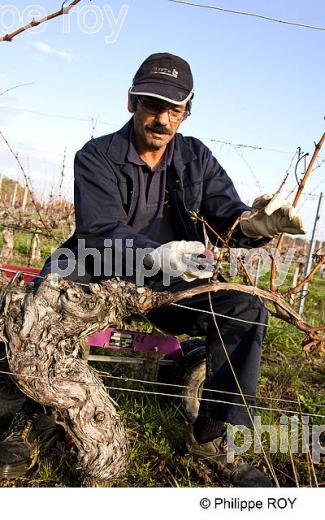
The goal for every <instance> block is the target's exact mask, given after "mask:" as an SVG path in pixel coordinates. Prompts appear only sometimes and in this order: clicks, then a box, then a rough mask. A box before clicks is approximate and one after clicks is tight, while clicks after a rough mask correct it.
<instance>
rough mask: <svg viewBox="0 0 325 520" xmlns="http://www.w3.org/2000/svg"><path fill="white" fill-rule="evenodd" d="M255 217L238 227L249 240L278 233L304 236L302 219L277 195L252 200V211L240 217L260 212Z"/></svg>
mask: <svg viewBox="0 0 325 520" xmlns="http://www.w3.org/2000/svg"><path fill="white" fill-rule="evenodd" d="M261 209H263V211H261V212H260V213H258V214H257V215H256V216H255V217H252V218H251V219H249V220H242V221H241V222H240V227H241V230H242V232H243V233H244V235H246V236H247V237H249V238H258V237H268V238H272V237H274V236H275V235H278V234H279V233H289V234H290V235H301V234H305V233H306V231H305V228H304V224H303V221H302V218H301V217H299V216H298V215H296V214H295V208H294V207H293V206H292V205H291V204H289V202H288V201H287V200H286V199H285V198H284V197H283V195H281V194H280V193H278V194H277V195H275V196H273V195H261V197H257V199H255V200H254V202H253V206H252V211H244V213H242V215H241V216H242V217H247V216H250V215H251V214H252V213H254V212H255V211H256V210H261Z"/></svg>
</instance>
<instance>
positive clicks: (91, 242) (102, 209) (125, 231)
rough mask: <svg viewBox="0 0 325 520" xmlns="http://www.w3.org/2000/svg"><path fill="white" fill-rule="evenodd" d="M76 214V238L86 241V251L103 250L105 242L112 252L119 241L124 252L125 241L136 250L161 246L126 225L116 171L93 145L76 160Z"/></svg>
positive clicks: (77, 156)
mask: <svg viewBox="0 0 325 520" xmlns="http://www.w3.org/2000/svg"><path fill="white" fill-rule="evenodd" d="M75 213H76V234H77V238H83V239H85V246H86V247H95V248H97V249H99V250H101V249H102V248H103V247H104V240H105V239H111V240H112V241H113V244H112V247H113V249H114V245H115V241H116V239H121V240H122V244H123V245H122V247H123V249H125V240H126V239H132V245H131V243H130V242H129V241H128V244H127V247H132V248H133V249H134V250H136V249H137V248H156V247H158V246H159V245H160V244H159V243H157V242H154V241H153V240H150V239H149V238H148V237H146V236H145V235H142V234H140V233H137V232H136V231H135V230H133V229H132V228H131V227H130V226H129V225H128V224H127V215H126V212H125V210H124V207H123V203H122V199H121V194H120V191H119V189H118V184H117V179H116V175H115V173H114V170H113V167H112V165H111V164H110V163H109V160H108V159H107V157H106V156H105V154H104V152H103V151H101V150H100V149H98V148H97V147H96V145H95V144H93V143H92V142H91V141H89V142H88V143H87V144H86V145H85V146H84V147H83V148H82V149H81V150H80V151H79V152H78V153H77V154H76V157H75ZM121 240H120V243H121Z"/></svg>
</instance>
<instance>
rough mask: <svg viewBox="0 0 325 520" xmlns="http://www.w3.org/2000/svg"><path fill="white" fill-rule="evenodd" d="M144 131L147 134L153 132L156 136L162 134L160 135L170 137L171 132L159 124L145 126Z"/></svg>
mask: <svg viewBox="0 0 325 520" xmlns="http://www.w3.org/2000/svg"><path fill="white" fill-rule="evenodd" d="M145 130H148V131H149V132H150V131H151V132H155V133H156V134H162V135H172V134H173V132H172V131H171V130H169V129H168V128H166V127H165V126H163V125H159V124H153V125H146V126H145Z"/></svg>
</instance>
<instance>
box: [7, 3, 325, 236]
mask: <svg viewBox="0 0 325 520" xmlns="http://www.w3.org/2000/svg"><path fill="white" fill-rule="evenodd" d="M200 2H201V0H198V1H197V2H196V3H200ZM201 3H204V4H210V5H216V6H219V7H224V8H232V9H238V10H242V11H249V12H255V13H259V14H262V15H265V16H270V17H274V18H279V19H284V20H291V21H295V22H299V23H305V24H310V25H317V26H322V27H325V2H324V0H309V1H308V2H306V1H304V0H227V1H226V0H204V2H203V1H202V2H201ZM60 5H61V2H60V1H58V2H56V1H51V2H50V1H40V2H39V3H37V2H35V3H33V4H31V3H28V2H27V1H18V2H14V3H12V4H1V5H0V34H5V33H7V32H10V31H12V30H14V29H16V28H17V27H20V26H21V25H23V24H25V23H27V22H28V21H30V19H31V18H32V17H33V16H34V17H35V18H39V17H40V16H43V15H45V14H48V13H51V12H53V11H54V10H56V9H58V8H59V7H60ZM324 48H325V31H317V30H312V29H307V28H302V27H294V26H290V25H284V24H280V23H275V22H271V21H266V20H262V19H258V18H255V17H248V16H240V15H236V14H230V13H224V12H219V11H216V10H209V9H202V8H198V7H192V6H188V5H180V4H176V3H173V2H169V1H168V0H125V2H121V1H117V0H113V1H107V0H93V1H92V2H89V0H82V1H81V2H80V4H78V5H77V6H76V7H75V8H74V9H73V10H71V11H70V14H68V15H65V16H64V17H63V16H62V17H59V18H56V19H53V20H51V21H49V22H48V23H46V24H43V25H41V26H39V27H37V28H34V29H32V30H28V31H26V32H23V33H22V34H20V35H19V36H17V37H16V38H15V39H13V41H12V42H0V94H1V92H3V91H4V90H6V89H8V88H11V87H14V86H16V85H22V84H23V86H20V87H18V88H16V89H14V90H11V91H9V92H8V93H6V94H3V95H0V129H1V130H2V132H3V133H4V135H5V136H6V138H7V139H8V140H9V142H10V144H11V146H12V147H13V148H14V150H15V151H17V152H18V153H19V156H20V158H21V160H22V162H23V164H24V166H25V168H26V170H27V171H28V173H29V175H30V177H31V179H32V182H33V186H34V187H35V189H36V190H37V193H38V194H39V196H41V197H44V198H45V197H46V196H47V195H48V194H49V192H50V191H51V189H52V187H54V189H57V187H58V184H59V172H60V170H61V167H62V161H63V156H64V150H65V149H66V161H65V162H66V165H65V180H64V193H65V195H66V196H67V197H70V198H72V196H73V195H72V194H73V158H74V155H75V153H76V151H77V150H79V149H80V148H81V147H82V146H83V145H84V143H85V142H87V141H88V140H89V139H90V138H91V136H92V134H93V135H94V136H95V137H97V136H100V135H104V134H108V133H111V132H114V131H116V130H118V129H119V128H120V127H121V126H123V125H124V123H125V122H126V121H127V120H128V119H129V117H130V114H129V113H128V111H127V108H126V107H127V90H128V88H129V87H130V85H131V82H132V78H133V76H134V74H135V72H136V70H137V68H138V67H139V65H140V64H141V62H142V61H143V60H144V59H145V58H146V57H147V56H148V55H150V54H152V53H154V52H171V53H174V54H177V55H179V56H181V57H183V58H184V59H186V60H187V61H188V62H189V63H190V65H191V69H192V72H193V76H194V88H195V96H194V101H193V109H192V115H191V117H190V118H188V120H186V121H185V122H184V123H183V124H182V125H181V127H180V132H182V133H183V134H184V135H192V136H194V137H197V138H199V139H201V140H202V141H203V142H204V143H205V144H206V145H207V146H208V147H209V148H210V149H211V150H212V152H213V153H214V155H215V157H216V158H217V159H218V161H219V162H220V163H221V164H222V166H223V167H224V168H225V169H226V170H227V172H228V174H229V175H230V177H231V178H232V180H233V181H234V184H235V186H236V188H237V190H238V192H239V194H240V196H241V197H242V199H243V200H244V202H246V203H252V202H253V200H254V198H255V197H257V196H259V195H261V194H262V193H273V192H275V191H276V190H277V189H278V188H279V186H280V184H281V182H282V180H283V178H284V175H285V173H286V171H287V170H288V168H289V166H290V164H291V168H290V170H289V171H290V175H289V177H288V180H287V182H286V184H285V186H284V187H283V193H284V194H285V195H287V194H289V193H290V192H292V190H293V189H294V188H295V186H296V181H295V176H294V165H295V159H293V158H294V154H295V152H296V150H297V147H298V146H300V147H301V149H302V150H303V151H304V152H309V154H310V156H311V155H312V153H313V151H314V142H317V141H319V139H320V137H321V135H322V134H323V132H324V126H325V124H324V115H325V107H324V92H325V67H324ZM225 143H231V144H225ZM235 145H245V146H241V147H238V146H235ZM0 158H1V162H0V173H3V174H5V175H7V176H9V177H12V178H17V179H20V180H21V173H20V171H19V168H18V166H17V164H16V162H15V160H14V158H13V157H12V155H11V154H10V152H9V151H8V149H7V148H6V145H5V144H4V142H2V141H1V140H0ZM322 159H325V147H324V150H322V151H321V154H320V158H319V161H318V163H319V164H320V167H319V168H317V169H316V170H315V171H314V172H313V173H312V176H311V178H310V181H309V182H308V185H307V188H306V195H303V197H302V198H301V202H300V204H299V207H298V211H299V212H300V214H301V215H302V216H303V218H304V220H305V222H306V227H307V230H308V235H307V236H310V234H311V231H312V227H313V222H314V218H315V213H316V206H317V202H318V196H319V193H320V192H321V191H324V188H325V183H324V180H325V176H324V173H325V162H324V163H322V164H321V161H322ZM301 172H302V168H299V169H298V174H301ZM291 199H292V196H291ZM324 214H325V204H324V205H323V209H322V213H321V215H322V218H321V220H320V222H319V226H318V232H317V238H319V239H321V240H325V224H324V218H323V217H324Z"/></svg>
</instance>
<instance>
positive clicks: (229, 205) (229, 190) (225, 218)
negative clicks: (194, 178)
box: [202, 146, 270, 248]
mask: <svg viewBox="0 0 325 520" xmlns="http://www.w3.org/2000/svg"><path fill="white" fill-rule="evenodd" d="M203 154H204V156H203V162H204V177H203V199H202V215H203V216H204V217H205V218H206V220H207V221H208V222H209V224H210V225H211V227H212V228H213V229H214V230H215V231H216V232H217V233H218V234H219V235H221V236H225V235H226V234H227V232H228V231H229V229H230V228H231V226H232V225H233V224H234V222H235V221H236V219H237V218H238V217H239V216H240V215H241V214H242V213H243V212H244V211H249V210H250V209H251V208H250V207H249V206H247V205H246V204H244V202H242V201H241V199H240V197H239V195H238V193H237V191H236V189H235V186H234V184H233V182H232V180H231V179H230V177H229V176H228V175H227V173H226V171H225V170H224V169H223V168H222V166H221V165H220V164H219V163H218V161H217V160H216V159H215V157H213V155H212V153H211V151H210V150H209V149H208V148H207V147H206V146H204V151H203ZM210 233H211V232H210ZM209 236H210V238H211V240H212V241H213V243H215V241H216V237H215V235H213V234H210V235H209ZM269 241H270V239H269V238H262V239H259V240H255V239H252V238H248V237H246V236H245V235H244V234H243V233H242V231H241V229H240V226H237V228H236V229H235V231H234V233H233V235H232V238H231V240H230V242H229V245H230V247H243V248H253V247H261V246H263V245H265V244H266V243H268V242H269ZM218 245H220V244H218Z"/></svg>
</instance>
